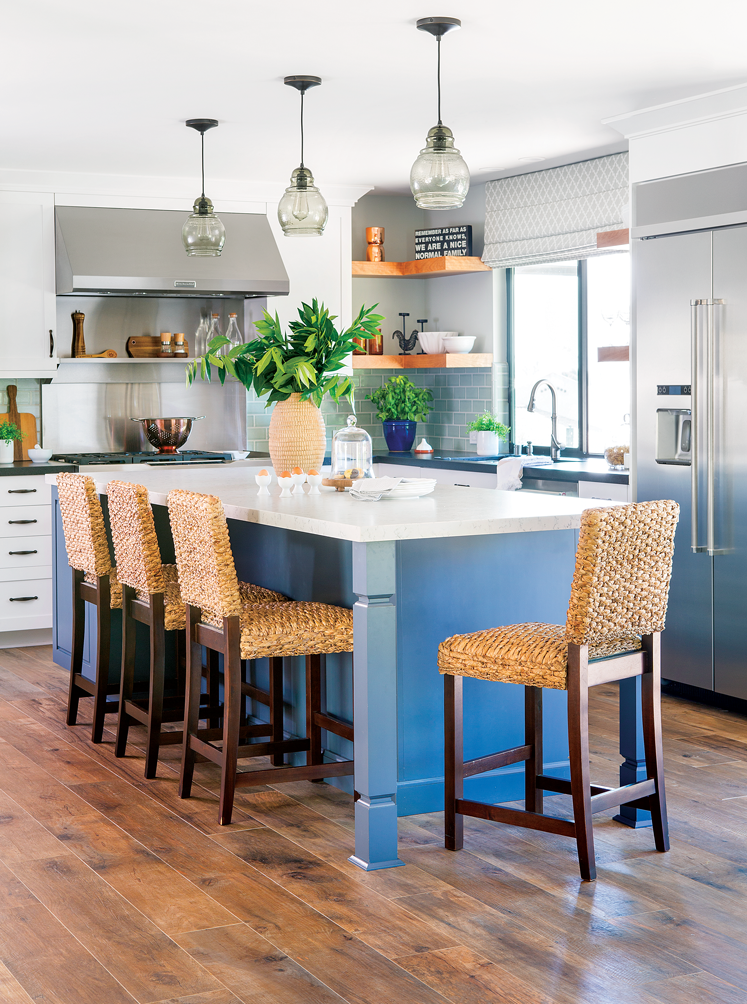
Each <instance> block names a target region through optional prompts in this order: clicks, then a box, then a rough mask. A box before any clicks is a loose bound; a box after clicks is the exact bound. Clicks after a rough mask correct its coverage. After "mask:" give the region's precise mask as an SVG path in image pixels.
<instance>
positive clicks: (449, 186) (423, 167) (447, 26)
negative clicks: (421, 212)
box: [410, 17, 469, 209]
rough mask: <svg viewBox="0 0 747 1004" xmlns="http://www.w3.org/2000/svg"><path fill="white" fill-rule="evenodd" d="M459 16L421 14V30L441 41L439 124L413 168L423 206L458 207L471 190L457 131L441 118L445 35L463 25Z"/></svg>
mask: <svg viewBox="0 0 747 1004" xmlns="http://www.w3.org/2000/svg"><path fill="white" fill-rule="evenodd" d="M461 26H462V22H461V21H460V20H459V18H456V17H421V18H420V20H419V21H418V22H417V28H418V31H427V32H429V33H430V34H431V35H435V37H436V41H437V42H438V73H437V77H438V125H435V126H433V128H432V129H429V130H428V136H427V137H426V141H425V147H424V148H423V149H422V150H421V151H420V154H419V156H418V159H417V160H416V161H415V163H414V164H413V165H412V169H411V171H410V189H411V190H412V194H413V195H414V196H415V202H416V203H417V205H418V206H419V208H420V209H458V208H459V207H460V206H461V205H463V204H464V199H465V197H466V195H467V192H468V191H469V168H468V167H467V165H466V164H465V163H464V161H463V160H462V155H461V154H460V153H459V151H458V150H457V148H456V147H455V146H454V134H453V133H452V131H451V129H449V127H448V126H445V125H443V123H442V122H441V38H442V37H443V36H444V35H445V34H446V32H447V31H451V30H452V28H461Z"/></svg>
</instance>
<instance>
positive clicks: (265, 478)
mask: <svg viewBox="0 0 747 1004" xmlns="http://www.w3.org/2000/svg"><path fill="white" fill-rule="evenodd" d="M254 480H255V481H256V482H257V484H258V485H259V491H258V492H257V495H269V494H270V489H269V488H268V485H271V484H272V474H255V475H254Z"/></svg>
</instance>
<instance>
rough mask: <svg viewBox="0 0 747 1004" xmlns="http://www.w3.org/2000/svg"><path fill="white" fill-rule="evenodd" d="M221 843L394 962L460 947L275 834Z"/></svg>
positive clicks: (248, 833) (245, 834)
mask: <svg viewBox="0 0 747 1004" xmlns="http://www.w3.org/2000/svg"><path fill="white" fill-rule="evenodd" d="M221 843H222V844H223V846H224V847H229V848H230V849H231V850H232V851H233V853H234V854H237V855H238V856H239V857H240V858H242V860H244V861H248V862H249V864H251V865H253V866H254V867H255V868H256V869H257V870H258V871H260V872H262V874H263V875H266V876H267V877H268V878H271V879H272V880H273V881H274V882H277V883H278V885H280V886H282V887H283V888H284V889H287V890H288V891H289V892H291V893H293V894H294V895H295V896H298V898H299V899H300V900H302V901H303V902H304V903H307V904H308V905H309V906H311V907H313V908H314V909H315V910H317V911H319V913H321V914H322V915H323V916H325V917H328V918H329V919H330V920H332V921H333V922H334V923H335V924H338V925H339V926H340V927H342V928H344V930H346V931H350V933H351V934H355V935H356V936H357V937H359V938H360V939H361V941H364V942H365V943H366V944H367V945H370V946H371V947H372V948H375V949H376V950H377V951H378V952H381V954H382V955H385V956H387V957H388V958H390V959H391V958H395V957H396V956H398V955H409V954H411V953H413V952H429V951H433V950H434V949H437V948H450V947H454V946H455V945H457V944H458V942H457V941H455V940H454V939H453V938H449V937H445V936H444V935H443V934H439V933H437V932H436V931H434V930H433V929H432V928H431V927H430V926H429V925H428V924H427V923H423V922H422V921H421V920H420V919H419V918H418V917H415V916H413V914H411V913H408V912H407V911H406V910H405V909H403V908H402V907H401V906H400V905H399V904H398V903H397V902H396V901H395V902H392V901H391V900H387V899H385V898H384V897H383V896H379V895H378V894H377V893H375V892H374V891H373V890H371V889H368V888H365V887H364V886H362V885H361V884H360V883H358V882H355V881H354V880H353V879H352V878H350V877H348V876H347V875H346V874H345V873H344V872H343V871H341V870H340V869H338V868H334V867H333V866H332V865H330V864H328V863H326V862H324V861H322V860H320V859H319V858H318V857H316V856H315V855H314V854H311V853H310V852H308V851H305V850H304V849H303V848H302V847H300V846H299V845H298V844H294V843H293V842H292V841H290V840H288V839H287V838H286V837H284V836H281V834H279V833H275V832H274V831H272V830H268V829H264V830H243V831H241V832H238V833H231V834H227V835H226V837H225V838H223V839H222V840H221Z"/></svg>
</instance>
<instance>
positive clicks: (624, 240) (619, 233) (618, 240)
mask: <svg viewBox="0 0 747 1004" xmlns="http://www.w3.org/2000/svg"><path fill="white" fill-rule="evenodd" d="M627 244H630V230H628V229H627V228H626V229H625V230H602V231H600V232H599V233H598V234H597V247H598V248H616V247H624V246H625V245H627Z"/></svg>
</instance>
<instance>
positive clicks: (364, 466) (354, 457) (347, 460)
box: [332, 415, 373, 480]
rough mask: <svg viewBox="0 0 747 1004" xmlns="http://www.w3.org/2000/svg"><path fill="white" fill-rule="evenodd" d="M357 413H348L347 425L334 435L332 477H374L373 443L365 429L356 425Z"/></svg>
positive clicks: (354, 478)
mask: <svg viewBox="0 0 747 1004" xmlns="http://www.w3.org/2000/svg"><path fill="white" fill-rule="evenodd" d="M357 421H358V420H357V419H356V417H355V415H348V421H347V427H346V428H344V429H338V431H337V432H336V433H335V434H334V436H333V437H332V477H333V478H334V477H338V476H340V477H346V478H353V480H356V479H357V478H372V477H373V444H372V442H371V437H370V436H369V434H368V433H367V432H366V430H365V429H358V428H357V427H356V422H357Z"/></svg>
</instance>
